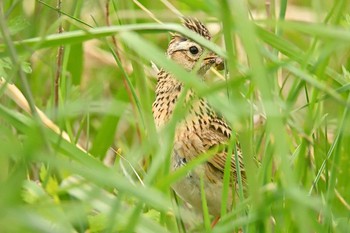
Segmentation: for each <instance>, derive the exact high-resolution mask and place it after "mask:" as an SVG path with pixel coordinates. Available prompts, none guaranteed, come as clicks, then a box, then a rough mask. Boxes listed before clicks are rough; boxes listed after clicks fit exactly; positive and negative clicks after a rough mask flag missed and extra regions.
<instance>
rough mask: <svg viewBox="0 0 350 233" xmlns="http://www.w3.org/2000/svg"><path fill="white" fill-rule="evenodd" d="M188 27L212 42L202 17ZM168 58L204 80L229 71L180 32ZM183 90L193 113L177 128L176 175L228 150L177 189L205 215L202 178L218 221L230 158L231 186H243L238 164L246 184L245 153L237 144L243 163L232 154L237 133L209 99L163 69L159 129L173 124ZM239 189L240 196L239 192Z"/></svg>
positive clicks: (156, 104)
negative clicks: (195, 162)
mask: <svg viewBox="0 0 350 233" xmlns="http://www.w3.org/2000/svg"><path fill="white" fill-rule="evenodd" d="M183 26H184V27H186V28H188V29H190V30H192V31H194V32H196V33H198V34H199V35H200V36H202V37H204V38H205V39H207V40H211V34H210V33H209V30H208V28H207V27H206V26H205V25H204V24H203V23H202V22H201V21H199V20H198V19H195V18H184V19H183ZM166 54H167V57H168V58H169V59H171V60H173V61H174V62H175V63H177V64H179V65H180V66H182V67H183V68H184V69H185V70H186V71H188V72H193V71H194V72H197V75H198V76H199V77H203V76H204V75H205V74H206V73H207V71H208V70H209V69H210V68H211V67H216V68H217V69H218V70H222V69H223V67H224V65H223V64H224V61H223V59H221V58H220V57H219V56H217V55H216V54H215V53H213V52H211V51H206V49H205V48H204V47H203V46H201V45H200V44H198V43H196V42H194V41H192V40H190V39H189V38H186V37H185V36H183V35H181V34H177V33H175V34H173V35H172V38H171V40H170V42H169V45H168V48H167V52H166ZM196 69H197V70H196ZM184 91H187V93H185V94H186V97H185V104H187V105H189V110H188V112H187V114H185V116H184V118H183V119H180V121H179V122H177V123H176V126H175V131H174V132H175V135H174V142H173V149H172V153H171V159H170V161H171V162H170V166H171V169H170V170H171V171H172V172H174V171H176V170H177V169H179V168H181V167H183V166H186V165H187V164H188V163H189V162H190V161H192V160H193V159H195V158H197V157H198V156H200V155H201V154H203V153H206V152H208V151H209V150H212V149H213V148H216V147H218V148H221V147H224V149H222V150H219V149H218V150H217V152H216V153H215V154H214V155H213V157H210V158H209V159H208V160H207V161H206V162H205V163H203V164H200V165H198V166H196V167H195V168H194V169H192V170H191V171H190V172H189V173H188V174H187V175H186V176H185V177H183V178H182V179H181V180H179V181H176V182H175V183H174V184H173V185H172V189H173V190H174V191H175V193H176V194H177V195H178V196H179V197H180V198H181V199H182V200H184V201H185V202H187V203H189V204H190V205H191V206H192V207H193V208H194V209H195V210H197V211H199V212H201V211H203V210H202V200H201V190H202V189H201V179H202V181H203V184H204V185H203V186H204V192H205V197H206V201H207V206H208V210H209V213H210V214H211V215H213V216H215V217H219V216H220V213H221V202H222V190H223V176H224V168H225V163H226V160H227V159H228V158H229V156H231V164H230V173H231V174H230V175H231V177H232V181H231V183H230V186H231V187H237V186H238V180H237V171H236V163H237V162H238V163H239V168H240V169H239V170H240V174H241V179H242V182H243V184H245V183H246V174H245V170H244V165H243V159H242V153H241V150H240V147H239V145H238V143H237V147H236V148H237V149H236V150H235V151H237V155H238V158H239V159H238V160H239V161H236V160H235V155H234V154H228V152H227V150H225V148H227V145H228V142H229V141H230V138H231V137H232V135H233V132H232V129H231V128H230V126H229V125H228V124H227V122H226V120H225V119H224V118H223V117H221V116H220V115H219V114H218V113H216V112H215V111H214V109H213V108H212V107H211V106H210V104H209V103H208V102H207V101H206V100H205V99H204V98H200V97H198V96H197V95H196V93H195V92H194V91H193V90H192V89H190V88H185V86H184V84H183V83H182V82H181V81H179V80H178V79H177V78H176V77H175V76H174V75H173V74H171V73H169V72H167V71H166V70H164V69H160V70H159V72H158V74H157V84H156V89H155V100H154V103H153V105H152V112H153V117H154V121H155V125H156V128H157V130H160V129H161V128H163V127H164V126H165V125H166V124H167V123H168V122H169V121H170V119H171V118H172V116H173V112H174V109H175V106H176V104H177V102H178V100H179V97H180V95H181V94H182V93H183V92H184ZM231 190H232V189H230V191H229V197H228V200H227V203H228V206H227V209H228V210H230V208H231V205H232V200H233V198H234V197H235V196H236V197H237V195H236V194H235V193H232V191H231ZM235 190H236V191H235V192H236V193H237V192H238V191H237V188H236V189H235Z"/></svg>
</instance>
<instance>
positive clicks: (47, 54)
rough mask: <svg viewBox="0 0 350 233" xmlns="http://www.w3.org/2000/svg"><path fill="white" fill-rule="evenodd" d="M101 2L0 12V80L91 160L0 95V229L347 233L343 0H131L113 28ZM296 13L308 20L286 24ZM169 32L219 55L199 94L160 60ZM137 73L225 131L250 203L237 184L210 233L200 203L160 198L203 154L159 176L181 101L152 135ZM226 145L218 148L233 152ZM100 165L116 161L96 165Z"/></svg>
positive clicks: (347, 43)
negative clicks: (166, 78)
mask: <svg viewBox="0 0 350 233" xmlns="http://www.w3.org/2000/svg"><path fill="white" fill-rule="evenodd" d="M29 2H31V3H29ZM106 2H107V1H92V0H90V1H62V16H61V17H60V18H58V14H57V12H56V10H55V7H56V4H57V2H56V1H41V0H37V1H4V2H1V3H0V4H1V7H0V10H1V13H0V14H1V18H0V20H1V22H0V29H1V35H0V76H2V77H4V78H5V79H6V80H8V81H9V83H13V84H15V85H16V86H17V87H19V88H20V89H21V90H22V92H23V93H24V94H25V96H26V98H27V100H28V102H29V103H35V105H37V106H38V107H39V108H40V109H41V110H43V111H44V112H45V113H46V114H47V115H48V116H49V117H50V118H51V119H52V120H53V121H54V122H55V123H56V124H57V125H58V126H59V128H60V129H62V130H64V131H66V132H67V133H68V135H69V137H70V139H71V141H73V142H77V143H79V145H81V146H82V147H84V148H85V149H86V151H88V152H86V151H83V150H81V149H79V148H78V147H77V146H76V145H75V144H74V143H70V142H67V141H66V140H64V139H62V137H60V135H58V134H57V133H55V132H54V131H52V130H51V129H49V128H47V127H46V126H45V125H44V124H43V123H42V122H41V120H40V118H39V117H38V114H33V115H29V114H27V113H25V112H23V111H21V110H19V108H18V107H17V106H16V104H15V103H14V102H13V101H12V100H10V98H9V97H8V96H7V95H8V94H7V92H6V91H5V88H4V87H1V88H0V148H1V150H0V190H1V192H0V216H1V218H0V232H218V233H219V232H220V233H222V232H234V231H236V232H237V231H238V230H239V229H242V230H243V231H244V232H348V231H349V229H350V224H349V222H350V221H349V220H350V219H349V218H350V215H349V213H350V204H349V203H350V188H349V187H350V183H349V182H350V181H349V179H348V177H349V174H350V158H349V151H350V145H349V143H348V142H349V140H350V134H349V132H350V124H349V122H350V114H349V106H350V97H349V94H350V92H349V90H350V88H349V80H350V79H349V78H350V75H349V70H350V62H349V61H350V60H349V54H350V31H349V28H350V20H349V19H350V16H349V13H348V12H349V10H350V3H349V1H347V0H332V1H321V2H322V4H315V1H293V2H294V4H297V3H298V2H300V3H299V4H302V5H303V7H304V8H294V7H296V6H298V5H293V3H291V1H287V0H283V1H280V2H281V4H280V5H274V1H266V2H271V5H270V6H269V7H270V13H269V14H267V13H266V11H265V5H264V4H262V1H254V0H252V1H244V0H237V1H227V0H221V1H207V0H206V1H201V0H193V1H171V4H172V6H173V7H172V6H171V5H170V4H169V2H168V1H150V0H143V1H140V4H143V6H144V7H145V8H142V7H140V6H141V5H140V4H136V2H138V1H116V0H111V1H110V4H109V10H110V12H109V14H110V15H109V17H110V21H111V24H112V26H110V27H105V26H104V25H105V24H106V13H105V10H106V8H105V5H104V4H105V3H106ZM166 3H168V4H166ZM305 9H306V11H307V13H308V17H307V19H308V20H307V21H306V20H304V19H300V20H297V21H296V20H291V19H290V18H288V17H291V14H293V13H294V14H295V15H299V13H300V12H299V11H302V10H305ZM176 12H180V13H181V14H183V15H185V16H193V17H198V18H199V19H201V20H202V21H204V22H206V23H208V24H209V23H211V26H213V29H214V30H215V29H216V31H218V33H217V35H215V38H218V40H216V41H219V43H218V44H215V43H214V42H209V41H206V40H205V39H203V38H202V37H200V36H198V35H197V34H195V33H194V32H192V31H190V30H187V29H185V28H183V27H182V26H181V25H180V24H179V22H180V20H179V19H178V16H177V15H176V14H177V13H176ZM274 12H276V14H274ZM258 15H263V17H262V18H261V17H260V18H259V17H258ZM155 18H157V19H159V20H160V21H161V22H163V23H164V24H159V23H158V22H155ZM310 18H312V21H313V22H310V20H309V19H310ZM60 23H62V25H63V27H64V29H65V32H64V33H63V34H58V33H56V31H57V28H58V25H59V24H60ZM96 25H97V26H96ZM168 31H172V32H178V33H181V34H184V35H186V36H187V37H189V38H191V39H193V40H195V41H197V42H198V43H200V44H202V45H203V46H205V47H206V48H208V49H210V50H212V51H214V52H216V53H217V54H218V55H220V56H222V57H223V58H225V59H226V71H225V72H224V73H222V74H219V73H218V72H212V71H210V72H209V75H208V76H210V78H209V77H208V80H207V81H208V82H202V81H201V79H199V78H198V77H197V76H196V75H195V74H192V73H188V72H186V71H185V70H183V69H182V68H181V67H180V66H178V65H177V64H175V63H173V62H172V61H170V60H168V59H167V58H166V56H165V54H164V52H165V49H166V46H167V43H168V39H169V33H168ZM111 36H115V38H116V43H114V42H113V41H112V39H111ZM220 39H222V40H220ZM220 41H222V42H221V43H220ZM60 45H63V46H64V49H65V51H64V54H63V63H62V67H58V63H57V53H58V52H57V51H58V46H60ZM115 46H117V48H118V49H117V50H116V49H115ZM224 48H225V49H224ZM150 61H152V62H154V63H155V64H156V65H157V66H158V67H163V68H164V69H166V70H168V71H170V72H172V73H173V74H174V75H175V76H176V77H177V78H178V79H179V80H180V81H182V82H183V83H184V84H185V86H186V87H187V88H192V89H194V90H195V91H196V92H197V93H198V95H200V96H201V97H204V98H206V99H208V101H209V102H210V104H211V105H212V106H213V107H214V108H215V109H216V110H217V111H218V113H220V114H222V115H223V116H224V117H225V118H226V119H227V120H228V122H229V123H230V124H231V125H232V128H233V130H234V132H235V133H237V139H238V140H239V142H240V146H241V149H242V151H243V158H244V163H245V168H246V173H247V179H248V186H247V192H243V187H242V184H240V185H239V187H238V190H237V193H238V195H237V198H236V199H235V200H234V206H233V208H232V210H231V211H228V212H227V211H226V209H225V208H222V218H221V220H220V221H219V222H218V223H217V225H216V226H215V227H214V228H211V227H210V221H212V220H213V217H214V216H210V215H209V214H208V212H207V210H206V200H205V198H204V194H203V195H202V201H203V208H204V210H205V211H204V216H203V217H202V216H198V215H196V214H195V213H194V212H193V211H192V210H191V209H188V208H187V207H185V204H184V203H182V202H181V200H178V198H176V197H175V195H174V194H173V193H172V191H171V188H170V187H171V185H172V183H174V182H176V181H177V180H179V179H181V178H182V177H184V176H186V175H187V173H188V171H190V170H191V169H193V168H194V167H196V166H198V164H201V163H203V162H205V161H206V160H207V159H210V157H211V156H213V151H209V152H208V153H206V154H203V155H201V156H199V157H198V159H196V160H193V161H191V162H190V163H189V164H188V166H186V167H184V168H182V169H179V170H178V171H176V172H175V173H170V172H169V156H170V154H171V151H172V140H173V136H174V135H173V133H174V128H175V125H176V123H177V122H179V121H180V120H181V119H182V118H183V117H184V115H185V114H186V109H183V108H182V107H181V106H182V105H181V102H183V98H180V100H179V101H180V104H179V106H180V107H179V106H177V108H176V110H175V112H174V117H173V118H172V119H171V121H170V123H169V125H167V126H166V127H165V128H164V130H161V131H160V132H156V130H155V126H154V123H153V117H152V110H151V109H152V102H153V99H154V89H155V81H156V80H155V74H154V71H153V70H152V68H151V64H150ZM57 69H60V82H59V92H58V93H56V94H57V95H58V97H59V105H58V106H55V103H54V99H55V93H54V83H55V76H56V74H57ZM220 77H221V79H220ZM222 77H224V80H223V79H222ZM259 115H260V116H262V117H261V118H260V119H263V123H260V124H259V123H257V122H256V119H257V118H256V117H257V116H259ZM233 142H234V139H232V143H231V144H232V148H229V151H235V150H237V148H235V147H234V146H233V145H234V144H233ZM112 148H113V149H112ZM117 152H118V153H117ZM111 155H115V156H116V160H115V161H113V162H112V163H110V164H109V166H106V165H105V164H104V162H105V161H106V156H111ZM227 164H229V163H227ZM229 169H230V166H226V169H225V185H226V186H225V193H224V194H223V197H225V196H227V193H228V189H229V186H228V182H229V180H230V177H229V176H228V174H229ZM203 191H204V189H203ZM243 194H244V197H243ZM223 203H226V202H225V201H224V202H223ZM223 206H225V205H223Z"/></svg>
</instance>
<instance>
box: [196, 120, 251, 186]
mask: <svg viewBox="0 0 350 233" xmlns="http://www.w3.org/2000/svg"><path fill="white" fill-rule="evenodd" d="M231 132H232V130H231V129H230V127H229V126H228V125H227V124H226V122H225V121H224V120H223V119H221V118H219V117H217V118H213V119H212V120H211V122H210V124H209V127H208V128H207V129H206V130H204V132H203V135H202V137H203V140H204V141H205V144H206V145H207V147H208V148H206V150H209V149H211V148H213V147H218V148H219V151H218V152H217V153H216V154H215V155H214V157H213V158H211V159H210V160H209V161H208V164H209V165H210V166H212V167H213V168H215V169H217V170H219V171H220V172H222V174H223V173H224V170H225V163H226V159H227V158H228V151H227V149H228V145H227V142H228V140H229V139H230V137H231ZM222 146H223V147H224V148H223V149H221V148H220V147H222ZM220 149H221V151H220ZM236 151H237V154H238V160H239V167H240V173H241V177H242V181H243V183H245V180H246V177H245V170H244V165H243V158H242V152H241V150H240V148H239V146H238V145H236ZM230 156H231V173H232V174H233V176H234V177H235V178H237V168H236V157H235V154H234V152H233V153H232V154H231V155H230ZM213 168H212V169H213Z"/></svg>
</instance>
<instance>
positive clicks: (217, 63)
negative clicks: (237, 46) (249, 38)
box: [203, 54, 225, 70]
mask: <svg viewBox="0 0 350 233" xmlns="http://www.w3.org/2000/svg"><path fill="white" fill-rule="evenodd" d="M203 62H204V65H205V66H214V67H215V69H217V70H223V69H224V68H225V62H224V60H223V59H222V58H221V57H218V56H216V55H213V54H211V55H209V56H207V57H205V58H204V59H203Z"/></svg>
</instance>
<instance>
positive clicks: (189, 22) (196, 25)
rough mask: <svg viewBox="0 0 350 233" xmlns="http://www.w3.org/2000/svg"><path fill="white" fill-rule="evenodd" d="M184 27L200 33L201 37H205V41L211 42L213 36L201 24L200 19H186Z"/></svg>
mask: <svg viewBox="0 0 350 233" xmlns="http://www.w3.org/2000/svg"><path fill="white" fill-rule="evenodd" d="M183 25H184V26H185V27H187V28H188V29H190V30H192V31H194V32H196V33H198V34H199V35H201V36H203V37H204V38H205V39H207V40H210V39H211V35H210V33H209V30H208V28H207V27H206V26H204V24H203V23H201V22H200V21H199V20H198V19H194V18H185V19H184V22H183Z"/></svg>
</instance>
